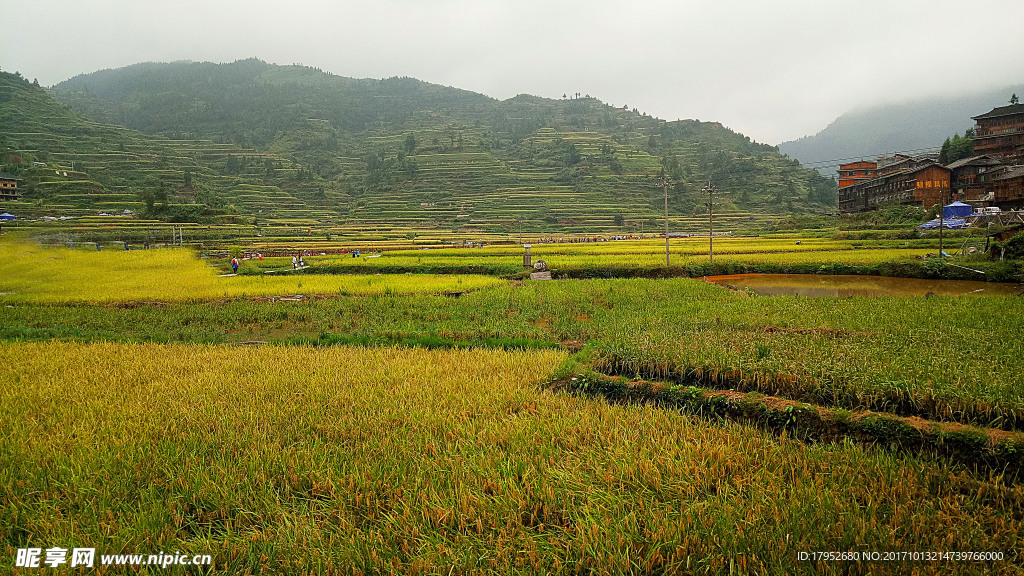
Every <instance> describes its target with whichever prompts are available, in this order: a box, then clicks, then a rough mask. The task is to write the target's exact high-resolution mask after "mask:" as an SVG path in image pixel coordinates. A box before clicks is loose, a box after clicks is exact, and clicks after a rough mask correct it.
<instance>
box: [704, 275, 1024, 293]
mask: <svg viewBox="0 0 1024 576" xmlns="http://www.w3.org/2000/svg"><path fill="white" fill-rule="evenodd" d="M706 280H707V281H708V282H713V283H715V284H719V285H721V286H727V287H731V288H736V289H738V290H746V289H750V290H752V291H753V292H755V293H756V294H759V295H761V296H783V295H785V296H806V297H811V298H827V297H832V298H838V297H845V296H926V295H928V294H934V295H936V296H964V295H970V296H1016V295H1018V294H1021V293H1022V292H1024V285H1021V284H1012V283H1006V282H981V281H969V280H929V279H921V278H890V277H886V276H842V275H837V276H826V275H815V274H732V275H727V276H708V277H706Z"/></svg>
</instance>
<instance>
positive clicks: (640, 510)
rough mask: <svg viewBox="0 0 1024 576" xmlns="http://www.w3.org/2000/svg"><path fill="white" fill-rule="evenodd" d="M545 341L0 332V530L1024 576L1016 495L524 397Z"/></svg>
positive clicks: (845, 454) (300, 556) (313, 553)
mask: <svg viewBox="0 0 1024 576" xmlns="http://www.w3.org/2000/svg"><path fill="white" fill-rule="evenodd" d="M563 358H564V354H562V353H559V352H552V351H544V352H509V351H501V350H487V351H481V350H476V351H440V352H439V351H425V350H418V349H391V348H375V349H361V348H328V349H311V348H301V347H264V348H255V349H252V348H239V347H214V346H196V345H152V344H149V345H122V344H89V345H83V344H73V343H42V344H5V345H0V365H2V366H3V367H4V368H3V370H2V371H0V403H2V405H3V406H4V411H3V412H0V430H2V431H3V434H0V453H2V454H3V456H4V463H5V465H4V466H2V467H0V501H2V502H3V506H0V540H2V541H3V543H4V550H3V552H2V553H4V554H6V555H7V556H6V557H7V558H13V556H14V551H15V548H18V547H23V546H41V547H44V548H45V547H49V546H65V547H68V546H71V545H74V546H96V547H97V548H98V549H99V550H100V551H115V550H125V551H139V552H141V553H149V552H153V553H155V552H156V551H158V550H182V551H184V552H186V553H189V554H193V553H195V554H200V553H201V554H212V555H213V556H214V569H215V571H218V572H220V571H225V572H232V573H236V572H252V573H255V572H261V571H266V572H270V573H278V574H307V573H310V572H313V573H323V574H368V573H389V574H392V573H394V574H436V573H445V574H448V573H459V574H509V573H512V572H516V573H524V574H578V573H580V572H581V571H584V572H587V573H591V574H596V575H604V574H622V573H641V572H642V573H664V574H681V573H703V574H727V573H730V572H740V573H759V574H765V573H808V574H809V573H826V574H839V573H847V572H848V571H850V570H851V569H853V570H854V571H862V572H866V571H869V570H870V571H873V572H884V571H887V570H890V569H893V568H892V566H894V565H889V564H886V565H882V564H864V563H860V564H856V565H854V564H843V563H826V562H820V563H814V562H803V563H801V562H799V561H798V560H797V554H798V553H799V552H801V551H826V550H827V551H875V550H882V551H885V550H895V551H903V550H905V551H947V550H948V551H999V552H1003V553H1004V554H1005V555H1006V558H1007V559H1006V560H1004V561H1002V562H958V563H956V564H955V565H953V564H949V563H941V564H936V563H934V562H913V563H901V564H899V565H898V568H899V569H900V570H906V571H912V570H920V571H922V572H924V573H929V572H932V571H946V570H947V569H948V568H950V567H951V566H953V567H954V568H955V571H956V573H960V574H1012V573H1015V572H1016V570H1017V562H1018V561H1019V558H1020V553H1021V551H1022V550H1021V546H1022V544H1021V540H1020V537H1019V535H1020V533H1021V530H1022V528H1024V526H1022V523H1024V519H1022V518H1021V516H1020V514H1019V513H1017V512H1019V510H1020V509H1021V503H1022V502H1024V489H1022V488H1021V487H1020V486H1015V485H1009V486H1008V485H1005V484H1003V483H1002V482H1001V481H1000V480H999V479H998V478H983V479H981V480H980V481H978V480H975V479H972V478H970V477H969V476H968V475H966V474H965V473H963V472H959V471H956V470H951V469H950V468H948V466H947V465H944V464H943V463H942V462H936V461H931V460H928V459H924V458H921V457H917V456H913V455H902V456H901V455H895V454H892V453H888V452H884V451H880V450H876V449H870V448H862V447H857V446H855V445H852V444H842V445H818V446H807V445H802V444H800V443H795V442H791V441H789V440H786V439H778V438H775V437H773V436H770V435H767V434H764V433H761V432H758V431H756V430H754V429H751V428H748V427H744V426H739V425H727V424H722V425H719V424H712V423H707V422H703V421H699V420H694V419H691V418H688V417H685V416H682V415H680V414H678V413H674V412H671V411H665V410H661V409H658V408H655V407H651V406H617V405H610V404H608V403H606V402H603V401H599V400H593V399H586V398H582V397H576V396H565V395H558V394H555V393H551V392H546V391H542V390H540V389H538V388H537V387H536V385H535V383H536V381H537V380H539V379H541V378H543V377H544V376H545V375H546V374H548V373H550V372H551V371H552V370H554V368H555V367H556V366H557V365H558V364H559V362H561V361H562V359H563Z"/></svg>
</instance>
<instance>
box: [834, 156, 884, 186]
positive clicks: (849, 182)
mask: <svg viewBox="0 0 1024 576" xmlns="http://www.w3.org/2000/svg"><path fill="white" fill-rule="evenodd" d="M877 173H878V163H876V162H867V161H864V160H860V161H858V162H851V163H849V164H840V165H839V187H840V188H846V187H847V186H853V185H854V184H856V183H857V182H860V181H861V180H868V179H870V178H874V177H875V175H876V174H877Z"/></svg>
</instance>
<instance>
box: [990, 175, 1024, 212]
mask: <svg viewBox="0 0 1024 576" xmlns="http://www.w3.org/2000/svg"><path fill="white" fill-rule="evenodd" d="M992 192H993V199H992V200H993V203H994V204H995V205H997V206H999V207H1000V208H1003V209H1004V210H1005V209H1011V210H1020V209H1022V208H1024V166H1010V167H1008V168H1006V169H1005V170H1003V171H1002V173H1001V174H999V175H998V176H994V177H992Z"/></svg>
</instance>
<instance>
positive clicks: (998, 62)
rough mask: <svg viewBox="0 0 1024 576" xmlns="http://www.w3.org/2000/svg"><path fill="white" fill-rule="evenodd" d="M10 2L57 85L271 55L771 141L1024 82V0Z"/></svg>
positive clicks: (26, 45) (29, 48)
mask: <svg viewBox="0 0 1024 576" xmlns="http://www.w3.org/2000/svg"><path fill="white" fill-rule="evenodd" d="M3 13H4V23H5V25H6V30H7V32H5V33H4V34H0V68H2V69H4V70H7V71H15V70H17V71H20V72H21V73H22V74H23V75H25V76H26V77H28V78H30V79H31V78H38V79H39V82H40V83H41V84H43V85H53V84H56V83H57V82H60V81H62V80H65V79H67V78H69V77H71V76H74V75H76V74H81V73H86V72H93V71H96V70H99V69H103V68H116V67H120V66H125V65H128V64H133V63H136V62H141V61H172V60H196V61H212V62H230V61H233V60H237V59H241V58H248V57H253V56H255V57H257V58H260V59H262V60H266V61H268V62H274V63H278V64H293V63H301V64H305V65H308V66H314V67H318V68H321V69H324V70H327V71H330V72H333V73H335V74H339V75H342V76H354V77H370V78H384V77H390V76H413V77H415V78H419V79H421V80H426V81H428V82H434V83H438V84H445V85H450V86H456V87H459V88H464V89H467V90H473V91H476V92H482V93H484V94H487V95H489V96H493V97H496V98H500V99H505V98H510V97H512V96H515V95H516V94H520V93H528V94H535V95H538V96H546V97H550V98H560V97H561V96H562V94H563V93H573V92H580V93H582V94H591V95H593V96H596V97H598V98H600V99H601V100H604V101H605V102H609V103H612V104H615V105H617V106H621V105H623V104H628V105H629V107H630V108H634V107H635V108H637V109H639V110H640V111H643V112H647V113H649V114H652V115H654V116H657V117H659V118H664V119H666V120H675V119H677V118H697V119H700V120H717V121H719V122H722V123H723V124H725V125H726V126H728V127H730V128H732V129H734V130H737V131H739V132H742V133H744V134H746V135H748V136H750V137H751V138H753V139H755V140H757V141H759V142H767V143H769V144H777V143H779V142H781V141H785V140H791V139H794V138H798V137H800V136H805V135H808V134H813V133H815V132H817V131H819V130H821V129H822V128H824V127H825V126H826V125H827V124H828V123H829V122H831V121H832V120H834V119H835V118H836V117H837V116H838V115H840V114H842V113H843V112H846V111H849V110H851V109H853V108H857V107H863V106H870V105H874V104H877V103H882V102H889V101H900V100H906V99H915V98H919V97H926V96H932V95H949V94H953V93H955V92H957V91H965V90H971V89H972V88H978V89H981V88H994V87H1001V86H1006V85H1010V84H1016V83H1020V82H1022V81H1024V32H1022V29H1021V24H1022V22H1024V1H1022V0H970V1H967V0H957V1H947V0H927V1H926V0H885V1H882V0H858V1H855V2H854V1H845V0H843V1H830V0H760V1H754V0H745V1H740V0H703V1H700V2H695V1H691V0H676V1H652V0H634V1H626V2H622V1H617V2H611V1H605V0H569V1H561V0H475V1H466V0H362V1H360V2H348V1H332V0H291V1H280V0H274V1H267V0H245V1H241V0H174V1H169V2H149V1H145V0H74V1H72V2H68V1H67V0H32V1H31V2H22V3H18V4H17V7H16V8H14V7H10V6H9V7H8V8H7V9H5V10H3ZM1007 96H1009V95H1007ZM997 104H1001V103H993V105H997Z"/></svg>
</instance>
